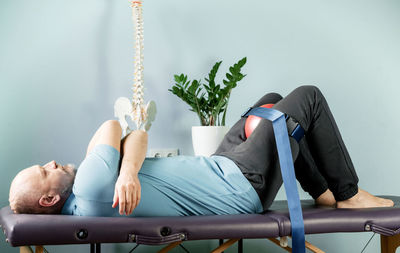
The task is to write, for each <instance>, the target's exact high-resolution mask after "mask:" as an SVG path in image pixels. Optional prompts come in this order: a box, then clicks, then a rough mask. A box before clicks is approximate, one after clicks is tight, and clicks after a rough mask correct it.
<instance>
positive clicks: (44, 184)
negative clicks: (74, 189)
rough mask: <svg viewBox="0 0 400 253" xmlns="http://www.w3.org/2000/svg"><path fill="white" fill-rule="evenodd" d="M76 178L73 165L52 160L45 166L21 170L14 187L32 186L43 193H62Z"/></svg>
mask: <svg viewBox="0 0 400 253" xmlns="http://www.w3.org/2000/svg"><path fill="white" fill-rule="evenodd" d="M74 178H75V171H74V168H73V166H71V165H64V166H62V165H60V164H57V163H56V162H55V161H51V162H49V163H47V164H45V165H43V166H40V165H34V166H32V167H29V168H27V169H25V170H23V171H21V172H20V173H19V175H18V176H17V178H16V181H15V182H14V183H13V186H12V188H14V189H13V190H18V188H20V187H30V188H33V189H35V190H38V191H40V192H42V193H51V194H52V193H57V192H58V193H60V192H62V191H63V190H65V189H67V188H68V187H69V186H70V185H71V184H72V183H73V181H74ZM11 192H12V191H11Z"/></svg>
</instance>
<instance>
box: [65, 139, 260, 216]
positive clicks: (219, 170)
mask: <svg viewBox="0 0 400 253" xmlns="http://www.w3.org/2000/svg"><path fill="white" fill-rule="evenodd" d="M119 159H120V154H119V152H118V151H117V150H116V149H115V148H113V147H112V146H109V145H104V144H102V145H97V146H95V147H94V148H93V150H92V151H91V153H90V154H89V155H88V156H87V157H86V158H85V159H84V160H83V162H82V163H81V165H80V166H79V168H78V171H77V174H76V178H75V182H74V186H73V189H72V194H71V195H70V197H69V198H68V199H67V201H66V203H65V204H64V207H63V209H62V213H63V214H72V215H83V216H120V214H119V212H118V210H119V209H118V207H116V208H112V207H111V205H112V200H113V196H114V186H115V182H116V181H117V178H118V173H119ZM138 177H139V181H140V184H141V188H142V189H141V201H140V203H139V205H138V206H137V207H136V209H134V211H133V213H132V214H131V216H187V215H211V214H239V213H259V212H262V205H261V202H260V199H259V197H258V195H257V193H256V191H255V190H254V188H253V187H252V186H251V184H250V183H249V182H248V181H247V179H246V178H245V177H244V176H243V174H242V173H241V171H240V169H239V168H238V167H237V166H236V164H235V163H234V162H233V161H231V160H230V159H228V158H226V157H222V156H212V157H200V156H175V157H168V158H146V159H145V161H144V163H143V166H142V168H141V170H140V171H139V175H138Z"/></svg>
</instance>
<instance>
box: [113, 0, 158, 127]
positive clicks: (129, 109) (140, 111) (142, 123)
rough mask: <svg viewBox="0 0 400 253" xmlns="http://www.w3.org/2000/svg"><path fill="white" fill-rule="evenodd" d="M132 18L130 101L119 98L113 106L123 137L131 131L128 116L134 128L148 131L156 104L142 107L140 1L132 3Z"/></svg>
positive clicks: (141, 16) (141, 26) (154, 113)
mask: <svg viewBox="0 0 400 253" xmlns="http://www.w3.org/2000/svg"><path fill="white" fill-rule="evenodd" d="M132 17H133V23H134V26H135V65H134V68H135V69H134V79H133V87H132V91H133V96H132V101H130V100H129V99H128V98H126V97H120V98H118V99H117V100H116V101H115V104H114V115H115V117H118V119H119V122H120V124H121V127H122V130H123V132H124V135H126V134H128V133H129V132H131V131H132V130H131V129H130V128H129V124H128V122H127V121H126V120H127V116H129V117H130V118H131V119H132V121H133V122H135V125H136V128H137V129H140V130H145V131H148V130H149V129H150V127H151V122H152V121H154V119H155V115H156V111H157V110H156V104H155V103H154V101H150V102H149V103H147V105H146V106H145V105H144V99H143V97H144V86H143V70H144V69H143V59H144V58H143V15H142V1H132Z"/></svg>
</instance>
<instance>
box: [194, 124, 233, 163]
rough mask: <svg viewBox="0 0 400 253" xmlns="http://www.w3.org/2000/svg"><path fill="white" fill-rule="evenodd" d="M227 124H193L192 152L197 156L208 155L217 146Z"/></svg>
mask: <svg viewBox="0 0 400 253" xmlns="http://www.w3.org/2000/svg"><path fill="white" fill-rule="evenodd" d="M228 130H229V127H227V126H193V127H192V142H193V150H194V154H195V155H197V156H210V155H212V154H213V153H214V152H215V151H216V150H217V148H218V146H219V144H220V143H221V141H222V139H223V138H224V136H225V134H226V133H227V132H228Z"/></svg>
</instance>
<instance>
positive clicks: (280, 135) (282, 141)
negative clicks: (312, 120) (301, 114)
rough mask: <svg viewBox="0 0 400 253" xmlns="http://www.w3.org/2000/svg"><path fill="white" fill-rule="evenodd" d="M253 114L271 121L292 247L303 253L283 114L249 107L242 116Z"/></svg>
mask: <svg viewBox="0 0 400 253" xmlns="http://www.w3.org/2000/svg"><path fill="white" fill-rule="evenodd" d="M249 115H255V116H258V117H262V118H264V119H267V120H270V121H272V126H273V129H274V134H275V141H276V147H277V149H278V156H279V164H280V167H281V173H282V179H283V184H284V186H285V192H286V198H287V201H288V207H289V216H290V223H291V226H292V248H293V252H294V253H305V251H306V249H305V238H304V223H303V213H302V210H301V203H300V198H299V193H298V191H297V184H296V176H295V174H294V166H293V159H292V152H291V150H290V143H289V136H288V133H287V131H288V130H287V126H286V120H285V114H284V113H282V112H280V111H278V110H275V109H271V108H264V107H256V108H251V109H250V110H248V111H247V112H245V113H244V114H243V115H242V116H244V117H247V116H249Z"/></svg>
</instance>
